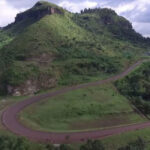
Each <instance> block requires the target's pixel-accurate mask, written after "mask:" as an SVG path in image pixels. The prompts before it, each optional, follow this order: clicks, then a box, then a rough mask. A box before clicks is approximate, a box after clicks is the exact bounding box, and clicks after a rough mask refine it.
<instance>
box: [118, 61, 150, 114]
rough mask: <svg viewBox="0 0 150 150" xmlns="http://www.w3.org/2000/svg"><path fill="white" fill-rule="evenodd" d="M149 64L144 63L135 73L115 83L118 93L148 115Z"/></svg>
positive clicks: (149, 93) (149, 96) (149, 109)
mask: <svg viewBox="0 0 150 150" xmlns="http://www.w3.org/2000/svg"><path fill="white" fill-rule="evenodd" d="M149 75H150V63H149V62H145V63H144V64H143V65H142V66H141V67H140V68H138V69H137V70H136V71H135V72H133V73H131V74H130V75H128V76H127V77H125V78H124V79H122V80H120V81H117V82H116V86H117V88H118V89H119V91H120V92H121V93H122V94H123V95H124V96H126V97H127V98H129V99H130V100H131V102H132V103H133V104H134V105H135V106H136V107H137V108H138V109H139V110H140V111H142V112H143V113H145V114H150V76H149Z"/></svg>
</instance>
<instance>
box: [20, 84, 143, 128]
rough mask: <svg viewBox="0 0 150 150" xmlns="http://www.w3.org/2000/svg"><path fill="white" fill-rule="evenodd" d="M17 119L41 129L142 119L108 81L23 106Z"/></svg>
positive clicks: (116, 124) (122, 123)
mask: <svg viewBox="0 0 150 150" xmlns="http://www.w3.org/2000/svg"><path fill="white" fill-rule="evenodd" d="M21 120H22V121H24V123H26V124H27V125H29V126H31V127H34V128H37V129H40V130H45V131H52V130H54V131H63V130H67V131H68V130H89V129H94V128H95V129H96V128H104V127H111V126H120V125H125V124H130V123H137V122H141V121H144V120H145V119H143V118H142V117H140V116H139V115H138V114H137V113H136V112H134V110H133V108H132V106H131V105H130V104H129V103H128V100H127V99H125V98H124V97H123V96H121V95H120V94H119V93H118V92H117V91H116V89H115V87H114V86H113V85H112V84H108V85H103V86H98V87H90V88H85V89H80V90H76V91H72V92H69V93H66V94H63V95H60V96H57V97H56V98H52V99H48V100H44V101H41V102H39V103H37V104H34V105H32V106H30V107H29V108H26V109H25V110H24V111H23V112H22V113H21Z"/></svg>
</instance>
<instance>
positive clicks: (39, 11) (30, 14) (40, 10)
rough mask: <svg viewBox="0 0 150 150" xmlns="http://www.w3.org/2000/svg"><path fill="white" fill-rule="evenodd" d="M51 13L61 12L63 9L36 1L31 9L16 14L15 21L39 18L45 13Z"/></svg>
mask: <svg viewBox="0 0 150 150" xmlns="http://www.w3.org/2000/svg"><path fill="white" fill-rule="evenodd" d="M52 14H63V11H62V10H60V9H59V8H56V7H52V6H43V3H42V2H38V3H36V5H35V6H34V7H33V8H32V9H29V10H27V11H25V12H23V13H20V14H18V15H17V16H16V18H15V22H19V21H22V20H24V19H28V18H32V19H40V18H42V17H44V16H46V15H52Z"/></svg>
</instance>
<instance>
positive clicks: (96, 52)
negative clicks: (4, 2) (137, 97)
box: [0, 1, 150, 95]
mask: <svg viewBox="0 0 150 150" xmlns="http://www.w3.org/2000/svg"><path fill="white" fill-rule="evenodd" d="M149 44H150V41H149V39H146V38H143V37H142V36H141V35H140V34H138V33H136V32H135V31H134V30H133V28H132V25H131V24H130V22H129V21H127V20H126V19H125V18H123V17H120V16H118V15H117V14H116V13H115V12H114V11H112V10H110V9H100V8H99V9H89V10H84V11H82V13H79V14H73V13H70V12H68V11H66V10H64V9H62V8H60V7H58V6H56V5H54V4H51V3H48V2H41V1H40V2H38V3H36V4H35V5H34V6H33V7H32V8H31V9H29V10H27V11H25V12H23V13H20V14H18V15H17V16H16V20H15V22H14V23H12V24H10V25H8V26H7V27H5V28H3V29H2V30H1V31H0V68H2V69H1V70H0V85H1V86H0V93H1V94H12V95H28V94H33V93H37V92H38V91H40V90H44V89H49V88H52V87H56V86H62V85H72V84H77V83H82V82H89V81H91V80H96V79H98V78H102V77H107V76H110V75H112V74H115V73H117V72H119V71H121V68H123V67H125V66H126V64H128V63H130V62H132V61H134V60H136V59H139V58H140V57H141V55H144V53H145V52H146V51H148V49H149Z"/></svg>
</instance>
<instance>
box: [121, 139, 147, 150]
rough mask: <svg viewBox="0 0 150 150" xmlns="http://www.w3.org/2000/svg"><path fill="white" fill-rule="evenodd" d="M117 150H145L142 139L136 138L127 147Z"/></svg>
mask: <svg viewBox="0 0 150 150" xmlns="http://www.w3.org/2000/svg"><path fill="white" fill-rule="evenodd" d="M118 150H145V142H144V141H143V139H141V138H138V139H137V140H136V141H134V142H130V143H129V144H128V145H126V146H124V147H121V148H119V149H118Z"/></svg>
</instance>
